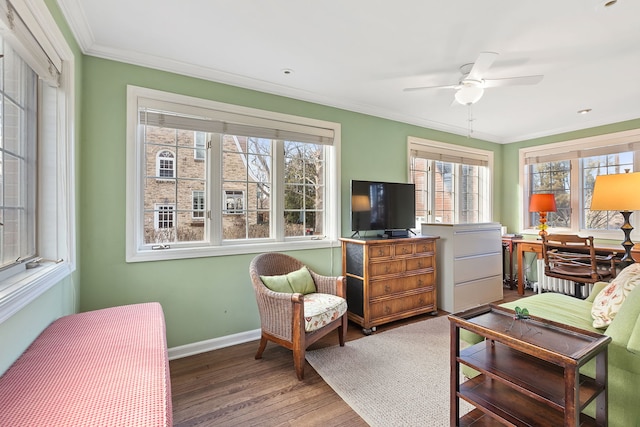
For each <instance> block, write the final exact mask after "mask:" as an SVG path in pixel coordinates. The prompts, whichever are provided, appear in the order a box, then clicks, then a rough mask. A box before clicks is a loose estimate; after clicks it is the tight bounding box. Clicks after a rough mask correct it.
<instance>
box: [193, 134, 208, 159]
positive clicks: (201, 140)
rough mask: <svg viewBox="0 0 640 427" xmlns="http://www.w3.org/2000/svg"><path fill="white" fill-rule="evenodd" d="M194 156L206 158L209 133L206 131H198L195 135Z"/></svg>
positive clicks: (195, 157)
mask: <svg viewBox="0 0 640 427" xmlns="http://www.w3.org/2000/svg"><path fill="white" fill-rule="evenodd" d="M193 145H194V148H195V150H193V158H194V159H195V160H204V157H205V153H206V146H207V134H206V133H204V132H196V133H195V135H194V137H193Z"/></svg>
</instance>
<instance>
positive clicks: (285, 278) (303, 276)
mask: <svg viewBox="0 0 640 427" xmlns="http://www.w3.org/2000/svg"><path fill="white" fill-rule="evenodd" d="M260 279H261V280H262V283H264V285H265V286H266V287H267V288H269V289H271V290H272V291H274V292H285V293H300V294H303V295H306V294H311V293H313V292H316V285H315V283H314V282H313V277H311V273H309V270H308V269H307V267H305V266H302V267H301V268H300V269H298V270H296V271H292V272H291V273H289V274H282V275H277V276H260Z"/></svg>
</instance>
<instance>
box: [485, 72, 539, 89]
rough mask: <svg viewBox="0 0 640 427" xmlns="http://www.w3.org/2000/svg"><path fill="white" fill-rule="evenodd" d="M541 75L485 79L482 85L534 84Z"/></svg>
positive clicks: (486, 86)
mask: <svg viewBox="0 0 640 427" xmlns="http://www.w3.org/2000/svg"><path fill="white" fill-rule="evenodd" d="M543 78H544V76H543V75H536V76H521V77H507V78H504V79H485V80H484V83H483V85H482V86H483V87H485V88H488V87H499V86H518V85H535V84H538V83H540V82H541V81H542V79H543Z"/></svg>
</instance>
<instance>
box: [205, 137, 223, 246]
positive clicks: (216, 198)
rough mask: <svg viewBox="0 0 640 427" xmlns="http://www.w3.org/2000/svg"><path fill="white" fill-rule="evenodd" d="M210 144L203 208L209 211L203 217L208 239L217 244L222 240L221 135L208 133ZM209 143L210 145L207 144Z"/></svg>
mask: <svg viewBox="0 0 640 427" xmlns="http://www.w3.org/2000/svg"><path fill="white" fill-rule="evenodd" d="M208 137H209V138H210V140H211V144H207V146H208V147H207V154H206V156H207V158H208V159H209V161H208V162H207V170H206V174H207V183H208V184H209V186H208V188H207V193H206V194H207V197H206V200H205V209H206V210H207V211H208V212H209V215H207V218H206V219H205V224H208V227H206V226H205V233H208V234H207V235H208V239H207V240H208V241H209V242H210V243H211V245H213V246H219V245H220V243H221V242H222V215H221V214H222V135H221V134H219V133H212V134H209V135H208ZM209 145H210V146H209Z"/></svg>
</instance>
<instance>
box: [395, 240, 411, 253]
mask: <svg viewBox="0 0 640 427" xmlns="http://www.w3.org/2000/svg"><path fill="white" fill-rule="evenodd" d="M413 248H414V246H413V243H401V244H397V245H396V250H395V252H396V253H395V255H396V256H403V255H411V254H413Z"/></svg>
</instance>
